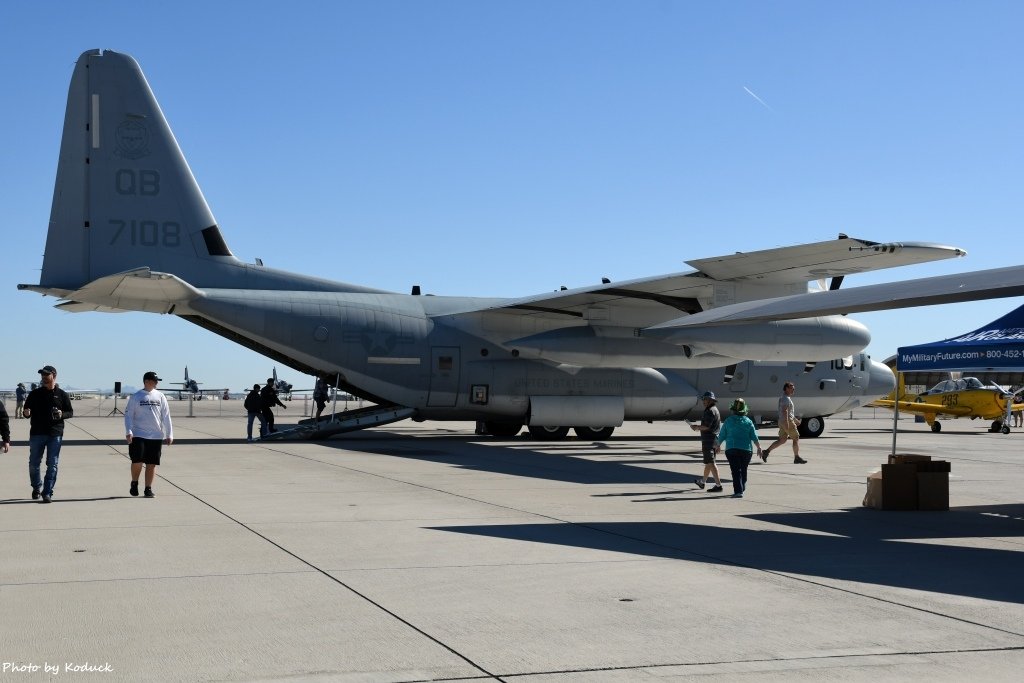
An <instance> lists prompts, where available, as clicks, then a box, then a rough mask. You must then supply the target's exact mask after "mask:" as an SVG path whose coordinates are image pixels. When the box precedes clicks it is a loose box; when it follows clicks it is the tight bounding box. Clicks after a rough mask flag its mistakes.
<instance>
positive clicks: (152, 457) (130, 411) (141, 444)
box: [124, 372, 174, 498]
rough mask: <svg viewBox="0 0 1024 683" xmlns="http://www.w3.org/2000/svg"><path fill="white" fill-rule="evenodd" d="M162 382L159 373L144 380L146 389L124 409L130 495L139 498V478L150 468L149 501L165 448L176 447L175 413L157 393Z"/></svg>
mask: <svg viewBox="0 0 1024 683" xmlns="http://www.w3.org/2000/svg"><path fill="white" fill-rule="evenodd" d="M159 381H160V378H159V377H157V376H156V373H155V372H147V373H146V374H145V375H143V376H142V384H143V387H144V388H142V389H139V390H138V391H136V392H135V393H134V394H132V397H131V398H129V399H128V405H127V406H125V408H124V431H125V438H126V439H127V440H128V455H129V456H130V457H131V459H132V484H131V487H130V488H129V489H128V493H130V494H131V495H133V496H137V495H139V475H140V474H142V466H143V465H145V466H146V489H145V492H144V495H145V496H146V498H153V497H154V495H155V494H154V493H153V479H154V478H155V477H156V468H157V465H159V464H160V451H161V450H162V448H161V447H162V446H163V444H167V445H168V446H170V445H171V444H172V443H174V431H173V429H172V427H171V409H170V406H168V405H167V398H166V397H164V395H163V394H162V393H160V392H159V391H157V390H156V384H157V382H159Z"/></svg>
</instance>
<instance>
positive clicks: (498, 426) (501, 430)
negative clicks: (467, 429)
mask: <svg viewBox="0 0 1024 683" xmlns="http://www.w3.org/2000/svg"><path fill="white" fill-rule="evenodd" d="M484 427H486V428H487V433H488V434H490V435H492V436H515V435H516V434H518V433H519V430H520V429H522V428H523V425H522V423H519V422H484Z"/></svg>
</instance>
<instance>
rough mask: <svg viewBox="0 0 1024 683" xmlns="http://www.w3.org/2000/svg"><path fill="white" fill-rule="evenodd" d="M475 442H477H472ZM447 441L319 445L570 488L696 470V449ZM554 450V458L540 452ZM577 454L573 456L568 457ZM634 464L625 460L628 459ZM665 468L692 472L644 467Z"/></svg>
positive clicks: (662, 478) (671, 479)
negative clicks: (674, 465)
mask: <svg viewBox="0 0 1024 683" xmlns="http://www.w3.org/2000/svg"><path fill="white" fill-rule="evenodd" d="M478 438H479V437H478ZM452 441H453V440H452V439H450V438H446V439H445V442H446V444H447V445H446V446H445V447H444V449H443V450H442V449H438V448H432V447H431V444H430V440H422V439H415V438H400V439H389V440H387V441H386V442H385V441H383V440H369V439H367V440H362V441H359V442H358V443H356V442H354V441H336V442H329V441H328V442H324V444H325V445H327V446H329V447H330V446H334V447H337V448H344V449H346V450H358V451H359V452H361V453H376V454H379V455H389V456H394V457H399V458H411V459H416V460H429V461H431V462H443V463H446V464H448V465H452V466H454V467H460V468H464V469H468V470H474V471H478V472H492V473H494V474H504V475H508V476H515V477H530V478H532V479H547V480H550V481H561V482H569V483H574V484H673V485H677V486H678V485H680V484H690V483H692V482H693V480H694V479H695V478H696V477H697V476H698V474H699V472H698V469H697V468H698V467H702V466H701V465H700V462H701V460H700V445H699V442H694V444H692V445H689V444H688V445H685V446H682V448H681V449H680V450H681V451H682V452H672V453H669V452H666V451H661V450H658V451H652V450H650V449H642V450H633V451H624V450H609V453H607V454H595V453H594V452H593V451H595V450H599V449H603V448H604V446H599V445H597V443H593V442H589V441H580V442H575V445H572V446H571V445H570V444H569V442H554V443H551V442H542V441H531V440H523V441H518V440H516V441H514V442H502V444H495V445H487V444H481V443H474V441H473V440H472V439H466V440H464V441H461V442H460V443H459V444H458V446H457V447H452V445H451V444H452ZM551 450H557V451H558V452H557V453H550V452H547V453H545V452H542V451H551ZM576 454H578V455H579V457H573V456H574V455H576ZM631 455H632V456H635V459H633V460H629V459H628V458H629V457H630V456H631ZM665 455H672V456H678V458H676V459H672V460H665V459H657V460H654V459H647V458H649V457H650V456H665ZM595 457H596V458H609V457H614V458H615V460H595V459H594V458H595ZM666 462H669V463H684V464H692V465H693V467H694V471H693V472H692V473H687V472H670V471H667V470H661V469H656V468H654V467H648V466H646V465H653V464H659V463H661V464H664V463H666Z"/></svg>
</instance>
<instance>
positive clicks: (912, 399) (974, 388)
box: [870, 374, 1024, 434]
mask: <svg viewBox="0 0 1024 683" xmlns="http://www.w3.org/2000/svg"><path fill="white" fill-rule="evenodd" d="M898 377H899V381H898V383H897V386H896V389H895V390H894V391H893V392H892V393H890V394H889V395H888V396H886V397H885V398H880V399H878V400H876V401H875V402H874V403H871V404H870V405H873V406H878V407H880V408H890V409H892V408H894V407H896V406H897V405H898V408H899V410H900V412H905V413H914V414H915V415H924V420H925V422H927V423H928V425H929V426H930V427H931V428H932V431H933V432H940V431H942V425H941V424H940V423H939V422H937V421H936V419H935V418H936V417H938V416H939V415H952V416H954V417H969V418H971V419H972V420H975V419H978V418H981V419H982V420H992V425H991V426H990V427H989V431H990V432H1002V433H1003V434H1009V433H1010V415H1011V413H1013V412H1016V411H1019V410H1024V403H1017V402H1016V400H1017V395H1018V394H1019V393H1020V391H1017V392H1009V391H1006V390H1004V389H1003V388H1001V387H999V386H996V385H992V384H988V385H986V384H984V383H982V381H981V380H979V379H978V378H977V377H963V378H961V379H947V380H943V381H941V382H939V383H938V384H936V385H935V386H933V387H932V388H931V389H929V390H928V391H926V392H924V393H922V394H907V393H906V390H905V387H904V382H903V375H902V374H898ZM1022 391H1024V390H1022ZM897 392H899V393H898V395H899V396H900V400H899V401H898V402H897V401H895V400H894V398H895V396H896V395H897Z"/></svg>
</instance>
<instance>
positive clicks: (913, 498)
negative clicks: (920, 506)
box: [882, 464, 917, 510]
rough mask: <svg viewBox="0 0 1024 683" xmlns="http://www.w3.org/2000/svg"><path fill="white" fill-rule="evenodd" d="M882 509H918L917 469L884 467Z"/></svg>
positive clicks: (906, 466)
mask: <svg viewBox="0 0 1024 683" xmlns="http://www.w3.org/2000/svg"><path fill="white" fill-rule="evenodd" d="M882 509H883V510H916V509H917V467H916V466H915V465H912V464H905V465H882Z"/></svg>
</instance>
